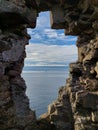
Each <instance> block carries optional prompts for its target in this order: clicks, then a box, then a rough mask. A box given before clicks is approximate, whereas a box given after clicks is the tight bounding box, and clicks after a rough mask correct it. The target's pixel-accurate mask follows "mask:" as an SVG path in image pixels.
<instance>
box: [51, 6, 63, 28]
mask: <svg viewBox="0 0 98 130" xmlns="http://www.w3.org/2000/svg"><path fill="white" fill-rule="evenodd" d="M50 23H51V28H52V29H64V28H65V18H64V10H63V9H62V8H61V7H59V6H54V7H53V8H52V9H51V11H50Z"/></svg>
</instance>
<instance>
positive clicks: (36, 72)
mask: <svg viewBox="0 0 98 130" xmlns="http://www.w3.org/2000/svg"><path fill="white" fill-rule="evenodd" d="M22 77H23V78H24V79H25V81H26V85H27V91H26V94H27V96H28V97H29V99H30V108H31V109H32V110H36V115H37V117H38V116H40V115H41V114H43V113H45V112H47V106H48V105H49V104H50V103H52V102H53V101H54V100H55V99H56V98H57V96H58V90H59V88H60V87H61V86H64V85H65V83H66V78H67V77H68V66H29V67H24V70H23V73H22Z"/></svg>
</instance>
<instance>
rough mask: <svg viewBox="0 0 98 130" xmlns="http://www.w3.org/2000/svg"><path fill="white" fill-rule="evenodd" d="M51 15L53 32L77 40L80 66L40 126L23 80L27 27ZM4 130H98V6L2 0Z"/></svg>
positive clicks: (81, 0) (61, 0)
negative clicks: (43, 15)
mask: <svg viewBox="0 0 98 130" xmlns="http://www.w3.org/2000/svg"><path fill="white" fill-rule="evenodd" d="M47 10H50V19H51V28H53V29H65V34H66V35H77V36H78V40H77V47H78V60H77V62H75V63H71V64H70V70H69V71H70V75H69V78H68V79H67V81H66V82H67V83H66V86H64V87H61V89H60V90H59V93H58V98H57V100H56V101H54V102H53V103H52V104H50V105H49V107H48V112H47V113H45V114H43V115H42V116H41V117H40V118H39V119H38V120H37V119H36V115H35V112H34V111H31V110H30V108H29V100H28V98H27V96H26V95H25V91H26V85H25V81H24V80H23V79H22V77H21V72H22V69H23V66H24V58H25V57H26V54H25V46H26V45H27V44H28V41H29V39H30V36H29V35H28V34H27V32H26V31H27V30H26V28H27V27H31V28H34V27H35V26H36V18H37V16H38V13H39V12H40V11H47ZM0 130H98V1H97V0H93V1H92V0H74V1H73V0H48V1H46V0H0Z"/></svg>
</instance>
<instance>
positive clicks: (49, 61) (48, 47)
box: [25, 12, 77, 66]
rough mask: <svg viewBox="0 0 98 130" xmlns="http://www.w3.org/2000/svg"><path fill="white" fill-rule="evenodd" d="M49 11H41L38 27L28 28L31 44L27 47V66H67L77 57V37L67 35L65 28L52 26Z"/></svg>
mask: <svg viewBox="0 0 98 130" xmlns="http://www.w3.org/2000/svg"><path fill="white" fill-rule="evenodd" d="M49 21H50V20H49V12H47V13H41V14H40V15H39V18H38V20H37V27H36V29H30V28H29V29H28V33H29V34H30V35H31V40H30V44H29V45H28V46H27V47H26V51H27V58H26V60H25V65H26V66H35V65H37V66H41V65H45V66H65V65H68V64H69V63H70V62H73V61H76V59H77V48H76V45H75V42H76V39H77V37H74V36H65V35H64V30H53V29H51V28H50V23H49Z"/></svg>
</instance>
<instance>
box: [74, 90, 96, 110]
mask: <svg viewBox="0 0 98 130" xmlns="http://www.w3.org/2000/svg"><path fill="white" fill-rule="evenodd" d="M79 106H81V109H83V108H84V109H89V110H98V92H86V91H79V92H77V93H76V107H77V108H78V107H79Z"/></svg>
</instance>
